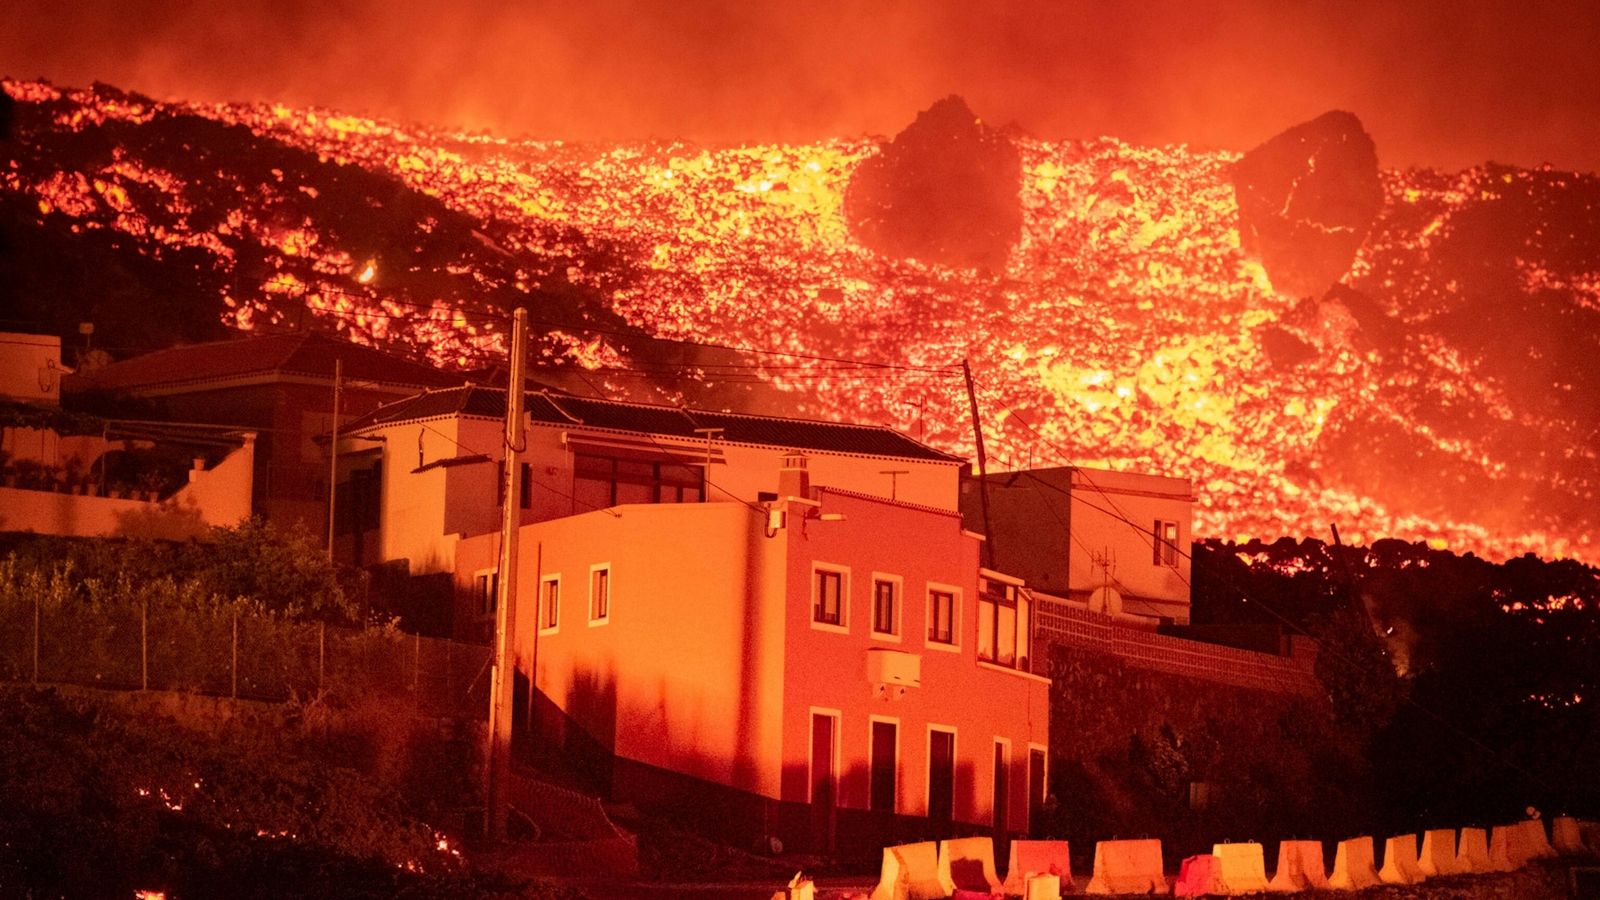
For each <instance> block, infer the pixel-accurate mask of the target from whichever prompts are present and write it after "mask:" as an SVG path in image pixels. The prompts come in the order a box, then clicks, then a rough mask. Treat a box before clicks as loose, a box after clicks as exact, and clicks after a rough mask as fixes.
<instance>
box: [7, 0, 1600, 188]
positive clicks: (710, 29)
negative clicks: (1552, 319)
mask: <svg viewBox="0 0 1600 900" xmlns="http://www.w3.org/2000/svg"><path fill="white" fill-rule="evenodd" d="M1597 10H1600V8H1586V7H1585V6H1584V5H1582V4H1579V3H1547V4H1518V3H1499V4H1460V3H1455V2H1450V3H1440V2H1432V3H1407V4H1351V3H1343V2H1340V3H1296V4H1282V3H1271V2H1253V3H1230V4H1220V3H1205V2H1199V3H1196V2H1183V3H1156V2H1142V3H1137V4H1120V3H1118V4H1113V3H1100V2H1084V3H1071V4H1068V3H1059V2H1045V0H1022V2H1017V3H1011V4H1006V5H1003V6H1002V5H1000V4H986V3H970V2H942V0H940V2H936V0H924V2H914V0H878V2H839V3H811V4H806V3H797V2H787V3H775V2H755V0H677V2H665V0H661V2H652V0H634V2H621V0H585V2H582V3H572V2H523V3H509V2H495V0H461V2H456V3H449V4H434V5H426V4H420V3H407V2H379V0H344V2H313V0H278V2H274V3H271V4H246V3H210V2H199V0H171V2H156V0H87V2H80V3H73V4H46V3H42V2H39V3H34V4H31V5H29V6H27V7H26V8H23V9H10V10H8V11H7V14H6V16H5V17H4V20H3V21H0V72H4V73H6V74H9V75H12V76H16V77H36V76H43V77H46V78H49V79H51V80H54V81H57V82H59V83H63V84H71V85H81V84H86V83H88V82H90V81H93V80H100V81H106V82H110V83H112V84H116V85H117V86H119V87H124V88H128V89H132V90H138V91H142V92H145V93H149V94H152V95H154V96H156V97H159V98H163V99H165V98H183V99H199V100H254V101H281V102H284V103H288V104H292V105H313V104H315V105H325V106H331V107H336V108H340V109H346V110H350V111H354V112H361V113H367V114H373V115H381V116H388V117H395V118H400V119H405V120H412V121H424V122H431V123H439V124H446V125H458V126H464V127H470V128H480V129H485V130H490V131H494V132H496V133H502V134H507V135H527V136H535V137H549V138H563V139H569V140H601V141H612V140H631V139H639V138H652V137H657V138H684V139H689V140H695V141H701V142H708V143H728V142H739V141H765V140H811V139H816V138H819V137H826V136H833V135H857V134H862V133H870V134H890V133H893V132H895V131H897V130H899V129H900V128H901V127H903V126H904V125H905V124H906V123H908V122H909V121H910V120H911V118H912V117H913V116H914V115H915V113H916V111H917V110H919V109H922V108H924V107H926V106H927V105H928V104H929V103H931V102H932V101H933V100H935V99H937V98H939V97H942V96H945V95H946V94H949V93H958V94H961V95H963V96H964V97H966V98H967V100H968V101H969V102H970V103H971V105H972V106H973V108H974V109H975V110H977V111H978V112H979V113H980V114H981V115H983V116H985V118H986V119H988V120H989V121H990V122H992V123H994V124H1000V125H1004V124H1009V123H1015V124H1017V125H1019V126H1020V127H1022V128H1023V129H1025V130H1027V131H1029V132H1032V133H1034V134H1038V135H1040V136H1044V137H1056V138H1059V137H1095V136H1099V135H1103V134H1109V135H1114V136H1117V137H1120V138H1123V139H1125V140H1129V141H1133V142H1137V143H1154V144H1164V143H1189V144H1194V145H1199V146H1206V147H1227V148H1233V149H1239V150H1243V149H1248V148H1249V147H1251V146H1254V145H1255V144H1257V143H1259V142H1261V141H1262V140H1264V139H1266V138H1267V137H1269V136H1271V135H1272V134H1275V133H1276V132H1278V131H1280V130H1282V129H1284V128H1286V127H1288V126H1289V125H1292V124H1294V123H1297V122H1301V121H1305V120H1307V119H1310V118H1312V117H1314V116H1315V115H1317V114H1319V113H1321V112H1323V111H1325V110H1328V109H1334V108H1340V109H1348V110H1351V111H1353V112H1355V113H1356V114H1357V115H1359V116H1360V117H1361V119H1362V121H1363V122H1364V123H1365V125H1366V127H1367V130H1368V131H1369V132H1370V133H1372V135H1373V136H1374V138H1375V139H1376V141H1377V144H1378V150H1379V155H1380V159H1381V160H1382V161H1383V163H1384V164H1385V165H1388V166H1407V165H1428V166H1440V167H1450V168H1453V167H1460V166H1465V165H1471V164H1475V163H1478V162H1483V161H1485V160H1489V159H1493V160H1496V161H1499V162H1506V163H1516V164H1521V165H1537V164H1540V163H1544V162H1550V163H1552V164H1554V165H1556V166H1558V167H1562V168H1572V169H1582V170H1590V171H1593V170H1600V139H1597V138H1600V94H1597V93H1596V92H1595V91H1593V90H1592V86H1593V85H1594V84H1597V83H1600V54H1594V53H1593V52H1592V48H1591V47H1589V46H1588V44H1589V38H1588V36H1589V35H1591V34H1593V33H1594V26H1595V24H1596V22H1595V19H1596V18H1600V12H1597Z"/></svg>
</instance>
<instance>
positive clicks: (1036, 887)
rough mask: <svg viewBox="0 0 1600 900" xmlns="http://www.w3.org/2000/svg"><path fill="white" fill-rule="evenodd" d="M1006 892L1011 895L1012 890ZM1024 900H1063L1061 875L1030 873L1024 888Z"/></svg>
mask: <svg viewBox="0 0 1600 900" xmlns="http://www.w3.org/2000/svg"><path fill="white" fill-rule="evenodd" d="M1006 893H1007V895H1008V896H1009V895H1010V891H1007V892H1006ZM1022 900H1061V876H1059V875H1048V874H1041V875H1029V876H1028V882H1027V884H1025V885H1024V886H1023V888H1022Z"/></svg>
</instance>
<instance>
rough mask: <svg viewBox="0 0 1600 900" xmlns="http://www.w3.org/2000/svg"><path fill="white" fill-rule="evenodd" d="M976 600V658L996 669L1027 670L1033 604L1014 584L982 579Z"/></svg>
mask: <svg viewBox="0 0 1600 900" xmlns="http://www.w3.org/2000/svg"><path fill="white" fill-rule="evenodd" d="M980 585H981V587H982V592H981V593H980V594H979V596H978V658H979V659H981V660H983V661H984V662H990V663H994V664H995V665H999V666H1007V667H1009V668H1015V669H1020V670H1022V671H1024V672H1027V671H1030V669H1029V668H1028V666H1029V660H1028V651H1029V645H1030V643H1031V641H1030V640H1029V638H1030V637H1031V636H1032V633H1033V602H1032V598H1031V597H1030V596H1029V595H1028V592H1027V591H1024V590H1022V589H1021V588H1020V587H1018V586H1017V585H1014V584H1006V583H1004V582H1001V581H995V580H993V579H988V578H985V579H983V580H982V581H981V582H980Z"/></svg>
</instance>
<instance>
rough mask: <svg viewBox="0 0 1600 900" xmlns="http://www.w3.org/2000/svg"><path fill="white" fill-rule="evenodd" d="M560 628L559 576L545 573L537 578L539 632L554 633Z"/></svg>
mask: <svg viewBox="0 0 1600 900" xmlns="http://www.w3.org/2000/svg"><path fill="white" fill-rule="evenodd" d="M560 630H561V576H560V575H559V574H557V575H546V576H544V577H543V578H540V579H539V633H540V634H555V633H556V632H558V631H560Z"/></svg>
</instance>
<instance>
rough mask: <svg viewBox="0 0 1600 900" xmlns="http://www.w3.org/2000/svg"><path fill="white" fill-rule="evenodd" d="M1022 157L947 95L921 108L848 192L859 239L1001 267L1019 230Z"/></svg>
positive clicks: (885, 249) (883, 248)
mask: <svg viewBox="0 0 1600 900" xmlns="http://www.w3.org/2000/svg"><path fill="white" fill-rule="evenodd" d="M1021 188H1022V158H1021V156H1020V155H1019V154H1018V153H1017V148H1016V147H1015V146H1013V145H1012V143H1011V141H1010V140H1009V139H1008V138H1007V137H1006V136H1005V135H1003V134H1001V133H1000V132H999V131H998V130H996V129H993V128H990V127H989V126H987V125H985V124H983V122H982V121H981V120H979V119H978V117H977V116H976V115H974V114H973V112H972V110H971V109H969V108H967V103H966V101H965V100H962V99H961V98H960V97H957V96H954V95H952V96H949V97H946V98H945V99H943V100H940V101H939V102H938V103H935V104H934V105H933V106H931V107H929V108H928V109H926V110H924V111H923V112H922V113H920V114H919V115H918V116H917V119H916V121H914V122H912V123H911V124H910V125H909V126H907V127H906V129H905V130H904V131H902V132H900V133H899V134H898V135H896V136H895V138H894V140H893V141H891V142H890V143H889V144H887V145H885V146H884V147H883V148H882V149H881V150H880V151H879V152H878V154H877V155H876V156H872V157H870V158H868V159H866V160H863V161H862V162H861V164H860V165H859V166H857V167H856V171H855V174H854V175H852V176H851V178H850V185H849V187H848V188H847V189H846V191H845V200H844V212H845V218H846V220H847V221H848V222H849V225H850V230H851V233H852V234H853V235H854V236H855V238H856V240H859V241H860V242H861V243H863V244H865V245H866V246H868V247H871V248H872V249H874V250H877V251H878V252H880V253H885V254H889V255H892V256H899V257H911V258H914V259H919V260H923V261H925V262H940V263H944V264H946V265H951V266H972V267H978V268H987V269H994V270H998V269H1001V268H1003V267H1004V266H1005V261H1006V255H1007V254H1008V253H1009V252H1010V251H1011V248H1012V247H1013V246H1014V245H1015V244H1016V243H1017V240H1018V239H1019V238H1020V237H1021V236H1022V201H1021V199H1020V198H1019V196H1018V195H1019V192H1020V191H1021Z"/></svg>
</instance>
